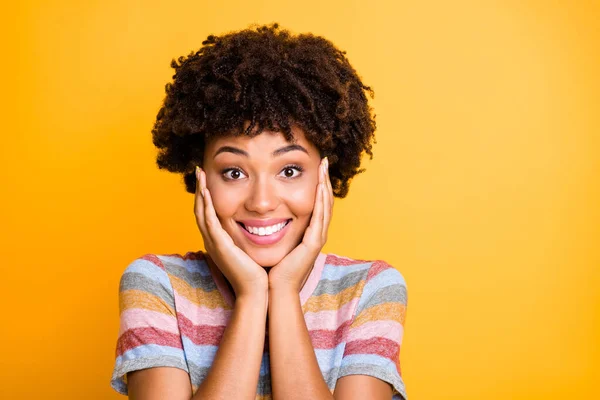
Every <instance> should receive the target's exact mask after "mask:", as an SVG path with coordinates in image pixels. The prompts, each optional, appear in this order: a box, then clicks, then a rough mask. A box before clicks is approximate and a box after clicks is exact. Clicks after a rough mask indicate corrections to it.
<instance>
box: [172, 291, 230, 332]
mask: <svg viewBox="0 0 600 400" xmlns="http://www.w3.org/2000/svg"><path fill="white" fill-rule="evenodd" d="M175 303H176V304H177V312H178V313H179V314H182V315H184V316H185V317H186V318H187V319H189V320H190V321H194V322H197V323H200V324H202V325H213V326H222V325H227V322H228V321H229V318H230V317H231V313H232V311H233V310H225V309H223V308H221V307H217V308H208V307H200V306H198V305H197V304H195V303H192V302H191V301H189V300H188V299H187V298H186V297H184V296H177V297H176V299H175Z"/></svg>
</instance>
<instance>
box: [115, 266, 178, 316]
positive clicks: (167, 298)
mask: <svg viewBox="0 0 600 400" xmlns="http://www.w3.org/2000/svg"><path fill="white" fill-rule="evenodd" d="M130 289H134V290H141V291H143V292H147V293H150V294H152V295H154V296H156V297H159V298H160V299H162V300H163V301H164V302H165V303H167V304H168V305H169V307H171V308H172V309H173V310H175V300H174V299H173V292H172V291H169V290H167V288H165V287H164V286H163V285H161V284H160V283H159V282H157V281H155V280H153V279H151V278H148V277H147V276H146V275H144V274H141V273H139V272H125V273H124V274H123V275H122V277H121V282H120V284H119V292H123V291H125V290H130Z"/></svg>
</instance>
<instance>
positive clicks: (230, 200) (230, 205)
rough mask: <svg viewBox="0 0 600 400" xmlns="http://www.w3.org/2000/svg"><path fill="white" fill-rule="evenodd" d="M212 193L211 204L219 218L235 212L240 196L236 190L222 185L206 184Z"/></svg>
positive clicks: (229, 215)
mask: <svg viewBox="0 0 600 400" xmlns="http://www.w3.org/2000/svg"><path fill="white" fill-rule="evenodd" d="M207 187H208V190H210V194H211V195H212V201H213V206H214V208H215V212H216V213H217V216H218V217H219V219H223V218H229V217H231V216H232V215H234V214H235V212H236V210H237V209H238V207H239V203H240V196H239V195H236V192H235V191H233V190H231V189H227V188H225V187H224V186H223V185H219V184H215V185H207Z"/></svg>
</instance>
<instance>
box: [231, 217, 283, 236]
mask: <svg viewBox="0 0 600 400" xmlns="http://www.w3.org/2000/svg"><path fill="white" fill-rule="evenodd" d="M290 221H291V220H288V221H286V222H280V223H278V224H275V225H271V226H259V227H257V226H246V225H244V224H242V226H243V228H244V229H246V230H247V231H248V232H250V233H251V234H253V235H258V236H268V235H272V234H274V233H277V232H279V231H280V230H282V229H283V228H284V227H285V226H286V225H287V224H288V223H289V222H290Z"/></svg>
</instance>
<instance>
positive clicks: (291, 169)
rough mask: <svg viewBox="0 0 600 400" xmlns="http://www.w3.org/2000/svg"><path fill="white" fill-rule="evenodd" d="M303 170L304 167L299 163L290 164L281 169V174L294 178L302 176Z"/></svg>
mask: <svg viewBox="0 0 600 400" xmlns="http://www.w3.org/2000/svg"><path fill="white" fill-rule="evenodd" d="M302 171H303V169H302V167H300V166H299V165H288V166H286V167H285V168H284V169H283V170H282V171H281V174H283V176H284V177H285V178H288V179H294V178H297V177H298V176H300V174H302Z"/></svg>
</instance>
